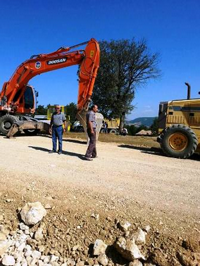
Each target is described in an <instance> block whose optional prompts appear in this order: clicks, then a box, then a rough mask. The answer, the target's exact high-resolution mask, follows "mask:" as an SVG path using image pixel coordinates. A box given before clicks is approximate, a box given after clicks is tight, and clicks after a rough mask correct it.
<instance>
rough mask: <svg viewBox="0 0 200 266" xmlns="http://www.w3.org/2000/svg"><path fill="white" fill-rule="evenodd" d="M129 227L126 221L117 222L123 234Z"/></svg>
mask: <svg viewBox="0 0 200 266" xmlns="http://www.w3.org/2000/svg"><path fill="white" fill-rule="evenodd" d="M130 226H131V224H130V223H129V222H128V221H124V222H119V228H120V229H121V230H122V231H124V232H126V231H128V229H129V227H130Z"/></svg>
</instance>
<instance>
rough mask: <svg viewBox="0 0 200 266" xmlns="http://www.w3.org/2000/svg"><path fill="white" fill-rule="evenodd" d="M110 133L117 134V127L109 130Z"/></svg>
mask: <svg viewBox="0 0 200 266" xmlns="http://www.w3.org/2000/svg"><path fill="white" fill-rule="evenodd" d="M109 133H111V134H116V133H117V130H116V129H111V130H110V131H109Z"/></svg>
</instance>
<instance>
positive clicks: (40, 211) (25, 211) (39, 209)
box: [20, 202, 47, 225]
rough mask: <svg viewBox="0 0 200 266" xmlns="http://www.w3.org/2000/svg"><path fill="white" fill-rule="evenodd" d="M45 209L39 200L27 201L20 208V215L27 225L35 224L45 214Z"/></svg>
mask: <svg viewBox="0 0 200 266" xmlns="http://www.w3.org/2000/svg"><path fill="white" fill-rule="evenodd" d="M46 213H47V212H46V210H45V208H44V207H43V206H42V204H41V203H40V202H34V203H27V204H26V205H25V206H24V207H23V208H22V210H21V212H20V215H21V218H22V220H23V222H24V223H25V224H27V225H34V224H37V223H38V222H39V221H41V220H42V218H43V217H44V216H45V215H46Z"/></svg>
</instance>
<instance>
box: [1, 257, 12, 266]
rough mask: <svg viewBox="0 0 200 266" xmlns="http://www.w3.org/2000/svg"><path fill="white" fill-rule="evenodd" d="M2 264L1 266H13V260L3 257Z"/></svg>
mask: <svg viewBox="0 0 200 266" xmlns="http://www.w3.org/2000/svg"><path fill="white" fill-rule="evenodd" d="M2 264H3V265H9V266H11V265H15V259H14V257H13V256H10V255H5V256H4V257H3V260H2Z"/></svg>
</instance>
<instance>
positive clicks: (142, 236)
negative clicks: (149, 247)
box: [134, 228, 146, 245]
mask: <svg viewBox="0 0 200 266" xmlns="http://www.w3.org/2000/svg"><path fill="white" fill-rule="evenodd" d="M134 238H135V243H136V244H137V245H142V244H145V242H146V232H144V231H143V230H142V229H141V228H138V230H137V232H136V233H135V234H134Z"/></svg>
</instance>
